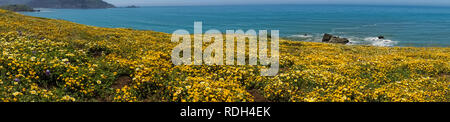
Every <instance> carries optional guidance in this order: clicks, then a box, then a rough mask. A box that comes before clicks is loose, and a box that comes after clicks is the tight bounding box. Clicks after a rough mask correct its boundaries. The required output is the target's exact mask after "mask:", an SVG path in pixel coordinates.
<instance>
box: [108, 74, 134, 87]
mask: <svg viewBox="0 0 450 122" xmlns="http://www.w3.org/2000/svg"><path fill="white" fill-rule="evenodd" d="M131 81H132V80H131V77H130V76H120V77H119V78H117V80H116V82H115V83H114V84H113V85H112V88H114V89H120V88H123V87H124V86H126V85H128V84H131Z"/></svg>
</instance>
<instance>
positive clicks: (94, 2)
mask: <svg viewBox="0 0 450 122" xmlns="http://www.w3.org/2000/svg"><path fill="white" fill-rule="evenodd" d="M12 4H20V5H27V6H30V7H32V8H73V9H77V8H79V9H96V8H115V6H114V5H112V4H110V3H107V2H105V1H103V0H0V5H12Z"/></svg>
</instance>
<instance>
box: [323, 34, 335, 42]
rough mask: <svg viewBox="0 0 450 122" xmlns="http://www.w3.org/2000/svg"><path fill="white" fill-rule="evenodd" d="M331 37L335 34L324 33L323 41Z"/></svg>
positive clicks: (327, 40)
mask: <svg viewBox="0 0 450 122" xmlns="http://www.w3.org/2000/svg"><path fill="white" fill-rule="evenodd" d="M331 38H333V35H331V34H328V33H326V34H325V35H323V39H322V42H329V41H330V40H331Z"/></svg>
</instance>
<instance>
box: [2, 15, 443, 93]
mask: <svg viewBox="0 0 450 122" xmlns="http://www.w3.org/2000/svg"><path fill="white" fill-rule="evenodd" d="M175 45H176V44H175V43H171V42H170V34H166V33H160V32H153V31H138V30H132V29H125V28H99V27H92V26H85V25H80V24H75V23H71V22H67V21H63V20H53V19H45V18H36V17H29V16H24V15H20V14H17V13H14V12H10V11H4V10H0V100H1V101H4V102H22V101H35V102H49V101H61V102H77V101H115V102H147V101H150V102H253V101H255V100H256V98H255V97H256V96H263V97H264V98H262V99H265V101H273V102H322V101H329V102H435V101H438V102H448V101H450V95H449V93H448V92H449V91H448V90H449V87H450V77H449V76H450V48H448V47H447V48H416V47H374V46H349V45H336V44H325V43H314V42H295V41H284V40H283V41H281V42H280V51H281V52H280V72H279V74H278V75H277V76H274V77H262V76H260V72H259V71H260V69H261V68H263V67H262V66H206V65H200V66H185V65H181V66H175V65H173V64H172V62H171V55H170V54H171V51H172V49H173V47H174V46H175ZM251 91H258V92H251ZM259 99H261V98H259Z"/></svg>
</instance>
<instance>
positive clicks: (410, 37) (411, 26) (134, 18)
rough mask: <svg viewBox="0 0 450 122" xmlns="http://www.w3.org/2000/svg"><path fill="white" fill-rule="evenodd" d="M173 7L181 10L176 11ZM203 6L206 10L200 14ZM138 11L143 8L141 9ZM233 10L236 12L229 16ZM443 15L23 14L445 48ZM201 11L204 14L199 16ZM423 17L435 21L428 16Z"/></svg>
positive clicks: (311, 10)
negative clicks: (197, 23)
mask: <svg viewBox="0 0 450 122" xmlns="http://www.w3.org/2000/svg"><path fill="white" fill-rule="evenodd" d="M317 7H319V8H323V10H322V9H321V10H317V9H315V8H317ZM380 8H386V10H385V11H381V12H373V11H370V10H371V9H380ZM210 9H211V10H210ZM223 9H233V11H229V12H221V11H220V10H223ZM334 9H339V10H340V11H336V13H335V14H331V13H329V12H327V11H331V10H334ZM178 10H182V12H179V11H178ZM204 10H210V11H208V12H204ZM265 10H271V11H273V12H271V13H268V12H264V11H265ZM285 10H288V11H285ZM356 10H361V12H354V11H356ZM406 10H408V12H407V13H404V14H399V13H398V11H406ZM143 11H146V12H145V13H142V12H143ZM236 12H238V13H241V14H233V13H236ZM83 13H86V14H83ZM315 13H320V14H319V15H318V14H315ZM424 13H430V14H432V15H430V16H423V15H424ZM446 13H447V11H446V9H444V8H434V9H433V8H415V7H406V8H405V7H390V6H387V7H378V6H377V7H372V8H365V7H357V6H351V7H348V6H314V7H311V6H294V5H293V6H274V7H270V6H249V7H245V6H237V7H235V6H219V7H189V6H186V7H142V8H133V9H126V8H120V9H101V10H77V9H57V10H56V9H55V10H50V11H46V12H42V13H24V14H26V15H31V16H37V17H46V18H56V19H64V20H68V21H72V22H76V23H81V24H86V25H94V26H98V27H108V28H123V27H125V28H133V29H138V30H155V31H159V32H165V33H172V32H173V31H175V30H177V29H181V28H183V29H188V30H190V31H192V30H191V29H192V24H193V22H194V21H196V20H203V22H205V24H206V26H205V29H213V28H214V29H219V30H220V31H222V32H225V30H226V29H231V30H236V29H243V30H249V29H256V30H266V29H269V30H281V31H280V37H287V38H289V40H302V41H313V42H319V41H321V39H322V36H323V34H324V33H330V34H333V35H337V36H341V37H345V38H349V39H350V41H352V42H354V43H353V44H363V45H365V44H369V45H384V46H400V47H402V46H406V47H409V46H415V47H450V43H449V42H448V40H449V39H450V38H449V37H447V36H445V34H433V33H445V32H448V31H450V30H448V29H446V28H445V27H446V26H447V25H448V24H447V23H446V21H438V20H443V19H444V20H445V19H446V18H447V15H448V14H446ZM203 14H206V15H204V16H203ZM103 15H106V16H103ZM125 15H126V16H125ZM407 15H414V16H407ZM159 16H160V17H159ZM154 17H157V18H154ZM193 17H195V18H193ZM224 17H225V18H224ZM125 18H126V19H125ZM248 18H259V19H262V20H264V21H254V20H252V19H248ZM427 18H435V19H434V20H429V19H427ZM284 20H289V21H284ZM428 21H433V23H429V22H428ZM236 22H239V23H236ZM431 32H433V33H431ZM303 34H308V35H309V36H312V37H310V38H290V37H292V36H296V35H303ZM379 35H384V36H386V39H385V40H375V39H373V38H374V37H377V36H379ZM385 41H386V42H385Z"/></svg>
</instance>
